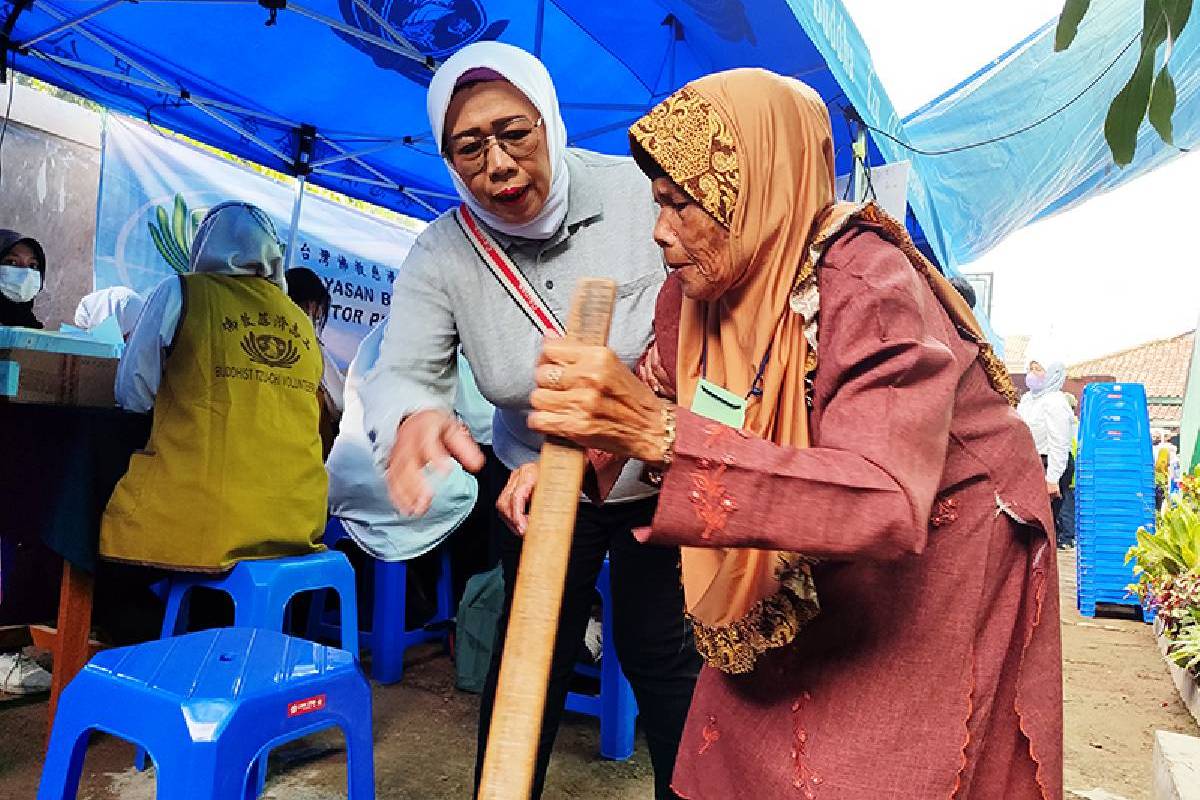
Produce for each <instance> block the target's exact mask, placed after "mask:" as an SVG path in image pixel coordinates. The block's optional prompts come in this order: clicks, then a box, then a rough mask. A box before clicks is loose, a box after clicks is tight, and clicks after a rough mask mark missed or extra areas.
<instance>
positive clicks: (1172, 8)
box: [1159, 0, 1192, 41]
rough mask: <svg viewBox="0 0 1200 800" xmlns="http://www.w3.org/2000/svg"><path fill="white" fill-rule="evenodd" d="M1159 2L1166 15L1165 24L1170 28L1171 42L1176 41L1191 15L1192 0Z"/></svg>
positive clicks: (1162, 0) (1160, 0)
mask: <svg viewBox="0 0 1200 800" xmlns="http://www.w3.org/2000/svg"><path fill="white" fill-rule="evenodd" d="M1159 2H1161V3H1162V7H1163V11H1164V12H1165V13H1166V15H1167V22H1168V24H1169V25H1170V27H1171V33H1170V35H1171V40H1172V41H1178V40H1179V34H1181V33H1183V28H1184V26H1185V25H1187V23H1188V18H1189V17H1190V16H1191V14H1192V0H1159Z"/></svg>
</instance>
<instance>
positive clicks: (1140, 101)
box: [1104, 50, 1154, 167]
mask: <svg viewBox="0 0 1200 800" xmlns="http://www.w3.org/2000/svg"><path fill="white" fill-rule="evenodd" d="M1149 55H1150V57H1149V58H1147V57H1146V51H1143V52H1142V58H1141V60H1140V61H1138V65H1137V69H1135V70H1134V71H1133V75H1132V76H1130V78H1129V82H1128V83H1127V84H1125V88H1124V89H1122V90H1121V91H1120V92H1118V93H1117V96H1116V97H1115V98H1114V99H1113V101H1112V105H1111V106H1109V108H1108V116H1106V117H1105V118H1104V138H1105V140H1107V141H1108V149H1109V150H1111V151H1112V154H1113V161H1115V162H1117V165H1118V166H1121V167H1126V166H1129V164H1130V163H1131V162H1132V161H1133V155H1134V153H1135V152H1136V151H1137V134H1138V128H1139V127H1141V124H1142V120H1143V119H1145V118H1146V107H1147V106H1148V105H1149V104H1150V89H1151V86H1152V85H1153V79H1154V51H1153V50H1151V51H1149Z"/></svg>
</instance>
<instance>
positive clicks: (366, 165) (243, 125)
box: [0, 0, 895, 219]
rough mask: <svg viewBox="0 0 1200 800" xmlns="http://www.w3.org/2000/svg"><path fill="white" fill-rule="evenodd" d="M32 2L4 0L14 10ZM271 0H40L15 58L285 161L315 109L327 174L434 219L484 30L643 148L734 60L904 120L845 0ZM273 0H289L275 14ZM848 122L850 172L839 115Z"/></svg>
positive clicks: (843, 165)
mask: <svg viewBox="0 0 1200 800" xmlns="http://www.w3.org/2000/svg"><path fill="white" fill-rule="evenodd" d="M28 2H29V0H15V3H14V0H5V2H3V3H0V19H4V20H6V21H12V20H13V19H14V17H13V14H14V10H15V9H17V8H18V7H22V6H24V5H25V4H26V3H28ZM262 2H263V4H262V5H260V4H259V2H257V1H256V0H142V2H138V3H133V2H127V1H125V0H112V1H111V2H105V1H104V0H86V2H78V1H73V0H53V2H48V1H47V0H33V2H32V3H31V7H29V8H26V9H24V10H22V11H21V13H19V14H18V15H17V16H16V17H15V25H14V26H13V28H12V37H11V38H12V40H13V41H14V42H16V43H18V44H19V45H20V44H25V45H27V46H26V47H23V48H21V49H19V50H18V54H17V55H16V57H15V67H16V69H18V70H20V71H21V72H24V73H27V74H30V75H33V76H36V77H38V78H41V79H44V80H46V81H48V82H50V83H53V84H55V85H57V86H61V87H63V88H66V89H69V90H71V91H73V92H76V93H78V94H81V95H83V96H85V97H88V98H91V99H93V100H96V101H97V102H99V103H101V104H103V105H105V106H108V107H110V108H114V109H117V110H119V111H124V112H126V113H129V114H132V115H135V116H137V117H140V118H143V119H148V120H150V121H152V122H154V123H156V124H159V125H162V126H164V127H166V128H169V129H172V130H175V131H178V132H180V133H183V134H185V135H187V136H191V137H193V138H195V139H198V140H200V141H202V142H205V143H207V144H210V145H213V146H216V147H219V148H221V149H223V150H226V151H228V152H231V153H234V154H236V155H239V156H242V157H244V158H248V159H250V160H253V161H256V162H258V163H261V164H264V165H266V166H268V167H272V168H274V169H278V170H281V171H283V172H289V173H291V172H294V170H293V164H294V162H295V160H296V158H297V152H298V146H299V142H300V141H301V139H302V138H303V136H302V130H303V129H302V126H312V129H313V130H314V131H315V135H316V146H315V150H314V152H313V155H312V158H311V161H312V163H313V164H314V165H315V166H316V169H315V171H314V173H313V174H312V175H311V177H310V179H311V180H312V182H314V183H316V184H319V185H322V186H326V187H328V188H331V189H335V190H337V191H341V192H344V193H346V194H348V195H350V196H352V197H358V198H361V199H365V200H368V201H370V202H373V203H376V204H379V205H383V206H386V207H389V208H393V209H396V210H398V211H402V212H405V213H408V214H412V215H414V216H417V217H421V218H425V219H428V218H430V217H431V216H433V215H434V214H435V213H436V212H438V211H440V210H443V209H445V208H446V207H447V206H448V204H449V203H450V202H452V190H451V187H450V183H449V180H448V178H447V176H446V172H445V167H444V165H443V163H442V161H441V159H440V157H439V156H438V154H437V148H436V146H435V143H434V142H432V141H430V136H429V128H428V124H427V122H426V118H425V88H426V85H427V84H428V81H429V77H430V74H431V65H433V64H435V62H436V61H437V60H438V59H444V58H445V57H446V56H447V55H448V54H449V53H451V52H452V51H453V50H455V49H457V48H459V47H461V46H463V45H465V44H468V43H470V42H472V41H477V40H486V39H499V40H501V41H505V42H509V43H512V44H515V45H518V46H520V47H524V48H526V49H528V50H530V51H532V52H534V53H536V54H538V55H539V56H540V57H541V58H542V60H543V61H544V62H545V63H546V65H547V66H548V67H549V69H550V72H551V74H552V75H553V76H554V79H555V83H556V84H557V87H558V90H559V97H560V100H561V101H562V105H563V108H564V114H565V117H566V122H567V129H568V132H569V134H570V138H571V141H572V143H574V144H577V145H580V146H583V147H587V148H591V149H595V150H599V151H602V152H609V153H625V152H627V147H628V143H627V139H626V133H625V131H626V128H627V127H628V125H629V124H630V123H631V122H632V121H633V120H635V119H636V118H637V117H638V116H640V115H641V114H642V113H643V112H644V111H645V110H646V109H647V108H649V107H650V106H652V105H654V104H655V103H656V102H657V101H658V100H660V99H661V98H662V97H664V96H665V95H667V94H668V93H670V92H671V91H673V90H674V89H675V88H677V87H679V86H681V85H682V84H684V83H685V82H687V81H688V80H690V79H692V78H695V77H698V76H700V75H703V74H705V73H708V72H712V71H715V70H720V69H724V68H729V67H734V66H747V65H752V66H761V67H766V68H769V69H772V70H775V71H777V72H781V73H784V74H790V75H794V76H796V77H798V78H800V79H801V80H803V81H805V82H807V83H808V84H810V85H812V86H813V87H814V88H816V89H817V90H818V91H819V92H820V93H821V94H822V96H823V97H825V98H826V100H827V101H830V102H831V103H833V105H834V106H835V107H836V106H837V105H844V104H846V99H844V98H848V99H849V100H850V101H851V102H852V103H854V104H855V105H856V106H857V107H858V111H859V113H860V114H861V115H862V116H863V117H864V118H865V119H866V121H867V122H869V123H871V124H875V125H879V126H889V125H894V124H895V123H894V120H895V113H894V111H893V110H892V108H891V105H890V103H889V102H888V100H887V97H886V95H885V94H884V93H883V89H882V86H881V85H880V83H879V81H878V80H877V79H876V77H875V74H874V71H873V69H872V68H871V65H870V58H869V56H868V54H867V52H866V48H865V47H864V46H863V43H862V41H861V39H860V37H859V36H858V33H857V31H856V30H855V29H854V25H853V23H852V22H851V21H850V19H849V16H848V15H847V14H846V12H845V10H844V9H843V7H842V5H841V3H840V1H839V0H806V1H805V2H788V1H787V0H756V1H755V2H752V3H751V2H743V0H660V2H636V3H635V2H624V3H612V2H597V0H296V2H292V1H291V0H289V1H288V2H287V3H286V4H285V3H283V2H282V0H262ZM272 4H275V5H280V6H284V7H283V8H282V9H280V10H278V13H277V15H276V18H275V22H274V24H270V25H268V24H266V23H268V22H269V21H270V20H271V17H272V15H271V12H270V11H269V10H268V9H267V7H266V6H268V5H272ZM93 11H97V12H98V13H95V14H94V15H90V16H89V14H91V12H93ZM72 20H77V22H76V23H75V24H73V25H70V26H66V23H67V22H70V21H72ZM827 59H828V63H827ZM830 65H832V67H831V66H830ZM835 113H836V111H835ZM834 133H835V137H836V141H837V145H838V157H837V161H838V171H839V173H847V172H850V170H851V167H852V153H851V149H850V147H849V146H848V144H849V137H850V134H849V131H848V126H847V125H846V124H845V123H844V122H843V121H842V120H841V119H838V118H837V117H836V116H835V119H834ZM871 152H872V154H873V157H874V161H875V163H878V161H879V160H880V156H879V153H878V151H876V150H874V149H873V150H872V151H871ZM347 153H348V154H352V155H354V156H355V157H354V158H346V157H345V155H346V154H347Z"/></svg>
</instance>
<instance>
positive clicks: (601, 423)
mask: <svg viewBox="0 0 1200 800" xmlns="http://www.w3.org/2000/svg"><path fill="white" fill-rule="evenodd" d="M535 378H536V381H537V389H535V390H534V392H533V395H532V397H531V398H530V403H531V405H532V406H533V409H534V410H533V413H531V414H530V415H529V427H530V428H531V429H532V430H535V431H537V432H539V433H543V434H546V435H548V436H559V437H562V438H564V439H569V440H570V441H573V442H575V443H576V444H578V445H582V446H584V447H591V448H595V449H597V450H605V451H607V452H610V453H614V454H616V455H619V456H628V457H631V458H635V459H637V460H639V461H643V462H645V463H646V464H649V465H651V466H661V465H662V464H663V463H664V461H665V457H666V456H667V453H666V451H667V449H668V447H669V445H670V442H669V441H668V439H669V437H668V430H669V429H670V427H671V425H672V422H673V421H672V415H673V414H674V406H672V405H671V404H670V403H668V402H667V401H666V400H663V399H662V398H660V397H657V396H656V395H655V394H654V391H653V390H652V389H650V387H648V386H646V384H644V383H642V382H641V381H640V380H638V378H637V376H635V375H634V374H633V373H632V372H631V371H630V370H629V368H628V367H626V366H625V365H624V364H622V363H621V362H620V360H618V359H617V357H616V355H615V354H614V353H613V352H612V350H610V349H608V348H607V347H591V346H587V345H581V344H577V343H574V342H571V341H570V340H567V339H547V340H546V342H545V346H544V348H543V350H542V356H541V359H540V361H539V363H538V368H537V372H536V374H535Z"/></svg>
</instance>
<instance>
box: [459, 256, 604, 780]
mask: <svg viewBox="0 0 1200 800" xmlns="http://www.w3.org/2000/svg"><path fill="white" fill-rule="evenodd" d="M616 292H617V286H616V284H615V283H613V282H612V281H610V280H601V279H597V278H584V279H582V280H580V281H579V285H578V286H577V287H576V288H575V296H574V299H573V301H572V303H571V315H570V318H569V319H568V321H567V337H568V338H570V339H573V340H575V341H578V342H581V343H583V344H592V345H604V344H607V343H608V328H609V323H610V322H611V321H612V309H613V300H614V299H615V297H616ZM538 464H539V470H538V482H537V486H536V487H535V488H534V490H533V505H532V508H531V509H530V512H529V525H528V527H527V528H526V532H525V541H524V543H523V545H522V547H521V561H520V563H519V564H518V565H517V585H516V587H515V588H514V590H513V602H512V611H511V612H510V613H509V618H508V632H507V635H506V636H505V641H504V656H503V658H502V659H501V661H500V677H499V681H498V682H497V684H496V699H495V704H494V705H493V708H492V723H491V727H490V728H489V729H488V740H487V751H486V752H485V753H484V757H483V774H482V778H481V782H480V787H479V798H480V800H528V798H529V792H530V790H531V789H532V787H533V773H534V766H535V764H536V762H537V751H538V740H539V738H540V734H541V730H542V714H543V712H544V710H545V705H546V688H547V686H548V684H549V682H550V659H551V657H552V655H553V653H554V637H555V632H556V631H557V630H558V615H559V609H560V606H561V605H562V596H563V584H564V583H565V582H566V578H567V560H568V558H569V556H570V554H571V537H572V535H573V534H574V532H575V512H576V510H577V509H578V508H579V492H580V489H581V488H582V486H583V472H584V467H585V465H586V459H585V457H584V452H583V449H582V448H579V447H576V446H575V445H573V444H571V443H569V442H565V441H561V440H557V439H549V440H547V441H546V443H545V444H544V445H542V455H541V459H540V460H539V462H538Z"/></svg>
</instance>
